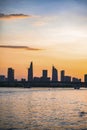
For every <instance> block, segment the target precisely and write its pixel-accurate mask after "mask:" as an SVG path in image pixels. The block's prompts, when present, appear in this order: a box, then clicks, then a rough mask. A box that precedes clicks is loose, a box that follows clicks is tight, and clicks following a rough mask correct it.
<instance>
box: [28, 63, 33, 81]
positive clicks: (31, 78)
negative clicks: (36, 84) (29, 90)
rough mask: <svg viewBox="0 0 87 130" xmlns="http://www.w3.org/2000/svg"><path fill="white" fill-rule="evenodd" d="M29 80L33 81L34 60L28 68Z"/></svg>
mask: <svg viewBox="0 0 87 130" xmlns="http://www.w3.org/2000/svg"><path fill="white" fill-rule="evenodd" d="M28 81H33V62H31V63H30V67H29V68H28Z"/></svg>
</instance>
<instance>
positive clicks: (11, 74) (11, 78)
mask: <svg viewBox="0 0 87 130" xmlns="http://www.w3.org/2000/svg"><path fill="white" fill-rule="evenodd" d="M8 81H9V82H13V81H14V69H12V68H8Z"/></svg>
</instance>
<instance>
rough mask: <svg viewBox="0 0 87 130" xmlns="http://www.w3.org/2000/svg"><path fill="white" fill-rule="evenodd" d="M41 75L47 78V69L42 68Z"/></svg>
mask: <svg viewBox="0 0 87 130" xmlns="http://www.w3.org/2000/svg"><path fill="white" fill-rule="evenodd" d="M42 77H43V78H47V70H43V71H42Z"/></svg>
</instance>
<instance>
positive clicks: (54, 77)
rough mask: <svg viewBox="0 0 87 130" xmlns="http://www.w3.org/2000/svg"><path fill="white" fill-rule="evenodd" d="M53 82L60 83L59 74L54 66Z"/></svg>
mask: <svg viewBox="0 0 87 130" xmlns="http://www.w3.org/2000/svg"><path fill="white" fill-rule="evenodd" d="M52 81H58V72H57V69H56V68H55V67H54V66H52Z"/></svg>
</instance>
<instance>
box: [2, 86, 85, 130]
mask: <svg viewBox="0 0 87 130" xmlns="http://www.w3.org/2000/svg"><path fill="white" fill-rule="evenodd" d="M86 113H87V90H73V89H66V90H63V89H50V90H49V89H47V88H45V89H41V88H37V89H33V88H32V89H15V88H13V89H12V88H9V89H8V88H0V128H1V129H3V128H5V129H10V128H11V129H26V130H28V129H29V130H46V129H47V130H63V129H64V130H65V129H67V130H68V129H69V130H70V129H73V130H81V129H86V128H87V114H86ZM81 114H82V115H81Z"/></svg>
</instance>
